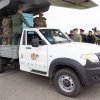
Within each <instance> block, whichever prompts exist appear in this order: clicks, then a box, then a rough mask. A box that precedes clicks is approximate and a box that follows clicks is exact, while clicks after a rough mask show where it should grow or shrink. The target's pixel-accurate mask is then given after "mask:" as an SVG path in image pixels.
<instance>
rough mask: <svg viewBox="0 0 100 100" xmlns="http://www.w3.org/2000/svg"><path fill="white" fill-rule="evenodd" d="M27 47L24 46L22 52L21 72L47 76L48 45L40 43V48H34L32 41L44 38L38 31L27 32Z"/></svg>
mask: <svg viewBox="0 0 100 100" xmlns="http://www.w3.org/2000/svg"><path fill="white" fill-rule="evenodd" d="M26 34H27V36H26V45H23V46H22V49H21V48H20V50H23V51H21V52H20V57H21V56H22V57H21V58H20V63H22V62H23V63H22V64H21V70H25V71H28V72H29V71H31V72H35V73H38V74H46V72H47V45H46V44H41V42H40V43H39V47H32V39H33V38H38V39H39V40H40V41H41V40H42V38H41V37H40V36H39V35H38V34H37V32H36V31H26Z"/></svg>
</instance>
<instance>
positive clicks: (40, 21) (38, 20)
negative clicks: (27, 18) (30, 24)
mask: <svg viewBox="0 0 100 100" xmlns="http://www.w3.org/2000/svg"><path fill="white" fill-rule="evenodd" d="M46 20H47V19H46V18H45V17H43V13H42V12H40V13H39V17H35V18H34V27H47V23H46Z"/></svg>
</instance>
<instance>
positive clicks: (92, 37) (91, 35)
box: [87, 31, 96, 44]
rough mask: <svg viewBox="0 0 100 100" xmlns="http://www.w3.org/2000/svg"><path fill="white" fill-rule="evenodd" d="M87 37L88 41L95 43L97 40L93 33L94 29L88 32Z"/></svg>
mask: <svg viewBox="0 0 100 100" xmlns="http://www.w3.org/2000/svg"><path fill="white" fill-rule="evenodd" d="M87 38H88V43H93V44H94V43H95V42H96V39H95V36H94V35H93V33H92V31H89V32H88V36H87Z"/></svg>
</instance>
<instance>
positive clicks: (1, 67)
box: [0, 58, 4, 73]
mask: <svg viewBox="0 0 100 100" xmlns="http://www.w3.org/2000/svg"><path fill="white" fill-rule="evenodd" d="M3 72H4V66H3V64H2V58H0V73H3Z"/></svg>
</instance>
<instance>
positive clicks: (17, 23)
mask: <svg viewBox="0 0 100 100" xmlns="http://www.w3.org/2000/svg"><path fill="white" fill-rule="evenodd" d="M22 13H23V9H22V8H19V9H18V10H17V13H16V14H15V15H13V16H12V26H13V38H14V41H13V42H14V44H15V45H19V43H20V38H21V33H22V30H23V27H22V24H23V23H25V24H26V25H27V26H28V27H30V28H33V26H31V25H29V23H28V22H27V20H26V19H25V18H24V16H23V15H22Z"/></svg>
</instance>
